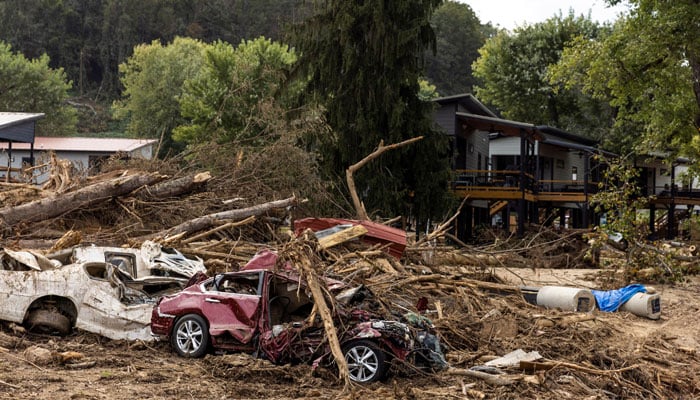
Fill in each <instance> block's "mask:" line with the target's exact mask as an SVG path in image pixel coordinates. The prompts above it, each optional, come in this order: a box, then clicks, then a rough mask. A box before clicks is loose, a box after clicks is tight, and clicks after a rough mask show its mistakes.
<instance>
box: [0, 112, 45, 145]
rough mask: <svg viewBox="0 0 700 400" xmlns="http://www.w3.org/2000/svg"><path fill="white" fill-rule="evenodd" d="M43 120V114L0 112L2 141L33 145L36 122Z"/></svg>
mask: <svg viewBox="0 0 700 400" xmlns="http://www.w3.org/2000/svg"><path fill="white" fill-rule="evenodd" d="M41 118H44V114H42V113H17V112H0V141H12V142H24V143H31V142H32V141H33V140H34V124H35V121H36V120H38V119H41Z"/></svg>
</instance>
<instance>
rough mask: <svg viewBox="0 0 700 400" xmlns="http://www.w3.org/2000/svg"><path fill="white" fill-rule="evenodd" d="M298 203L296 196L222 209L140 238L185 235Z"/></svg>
mask: <svg viewBox="0 0 700 400" xmlns="http://www.w3.org/2000/svg"><path fill="white" fill-rule="evenodd" d="M297 203H298V200H297V198H296V197H295V196H292V197H289V198H286V199H283V200H275V201H271V202H268V203H263V204H256V205H254V206H251V207H247V208H240V209H236V210H227V211H221V212H217V213H213V214H209V215H205V216H203V217H198V218H194V219H191V220H189V221H185V222H183V223H181V224H179V225H176V226H174V227H172V228H168V229H165V230H162V231H160V232H156V233H154V234H151V235H147V236H146V237H142V238H139V239H140V240H146V239H149V238H155V237H163V238H164V237H168V236H175V235H183V236H184V235H185V234H188V233H192V232H198V231H201V230H204V229H209V228H211V227H214V226H216V225H217V224H218V223H220V222H221V221H223V220H231V221H238V220H241V219H244V218H248V217H251V216H257V215H261V214H264V213H266V212H268V211H271V210H274V209H278V208H286V207H290V206H293V205H296V204H297Z"/></svg>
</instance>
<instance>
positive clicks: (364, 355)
mask: <svg viewBox="0 0 700 400" xmlns="http://www.w3.org/2000/svg"><path fill="white" fill-rule="evenodd" d="M343 355H344V356H345V362H347V364H348V371H349V372H350V379H351V380H352V381H353V382H357V383H370V382H376V381H379V380H382V379H384V377H385V376H386V373H387V371H388V370H389V365H388V364H387V363H386V354H384V351H382V349H380V348H379V346H378V345H377V344H376V343H374V342H372V341H369V340H357V341H354V342H351V343H349V344H347V345H345V346H343Z"/></svg>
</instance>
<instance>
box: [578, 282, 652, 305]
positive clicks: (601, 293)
mask: <svg viewBox="0 0 700 400" xmlns="http://www.w3.org/2000/svg"><path fill="white" fill-rule="evenodd" d="M646 291H647V289H646V288H645V287H644V285H640V284H638V283H635V284H633V285H628V286H625V287H623V288H620V289H615V290H591V292H593V295H594V296H595V301H596V302H597V303H598V308H599V309H600V311H608V312H612V311H617V309H618V308H620V306H621V305H623V304H625V303H626V302H627V300H629V299H631V298H632V296H634V295H635V294H637V293H646Z"/></svg>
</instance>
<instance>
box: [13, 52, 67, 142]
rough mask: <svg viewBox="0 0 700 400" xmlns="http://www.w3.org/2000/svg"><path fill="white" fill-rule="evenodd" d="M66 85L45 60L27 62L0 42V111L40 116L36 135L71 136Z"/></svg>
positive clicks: (43, 56)
mask: <svg viewBox="0 0 700 400" xmlns="http://www.w3.org/2000/svg"><path fill="white" fill-rule="evenodd" d="M70 87H71V84H70V82H68V81H66V75H65V73H64V72H63V70H62V69H57V70H56V69H51V68H50V67H49V57H48V56H47V55H46V54H44V55H42V56H41V57H39V58H35V59H27V58H25V57H24V56H23V55H22V54H16V53H13V51H12V48H11V47H10V45H9V44H6V43H3V42H0V110H3V111H17V112H32V113H44V114H46V117H45V118H44V119H42V120H40V121H39V122H38V124H37V133H38V134H40V135H47V136H62V135H69V134H73V133H75V124H76V113H75V110H74V109H73V108H72V107H70V106H69V105H68V104H67V103H66V100H67V99H68V90H69V89H70Z"/></svg>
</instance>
